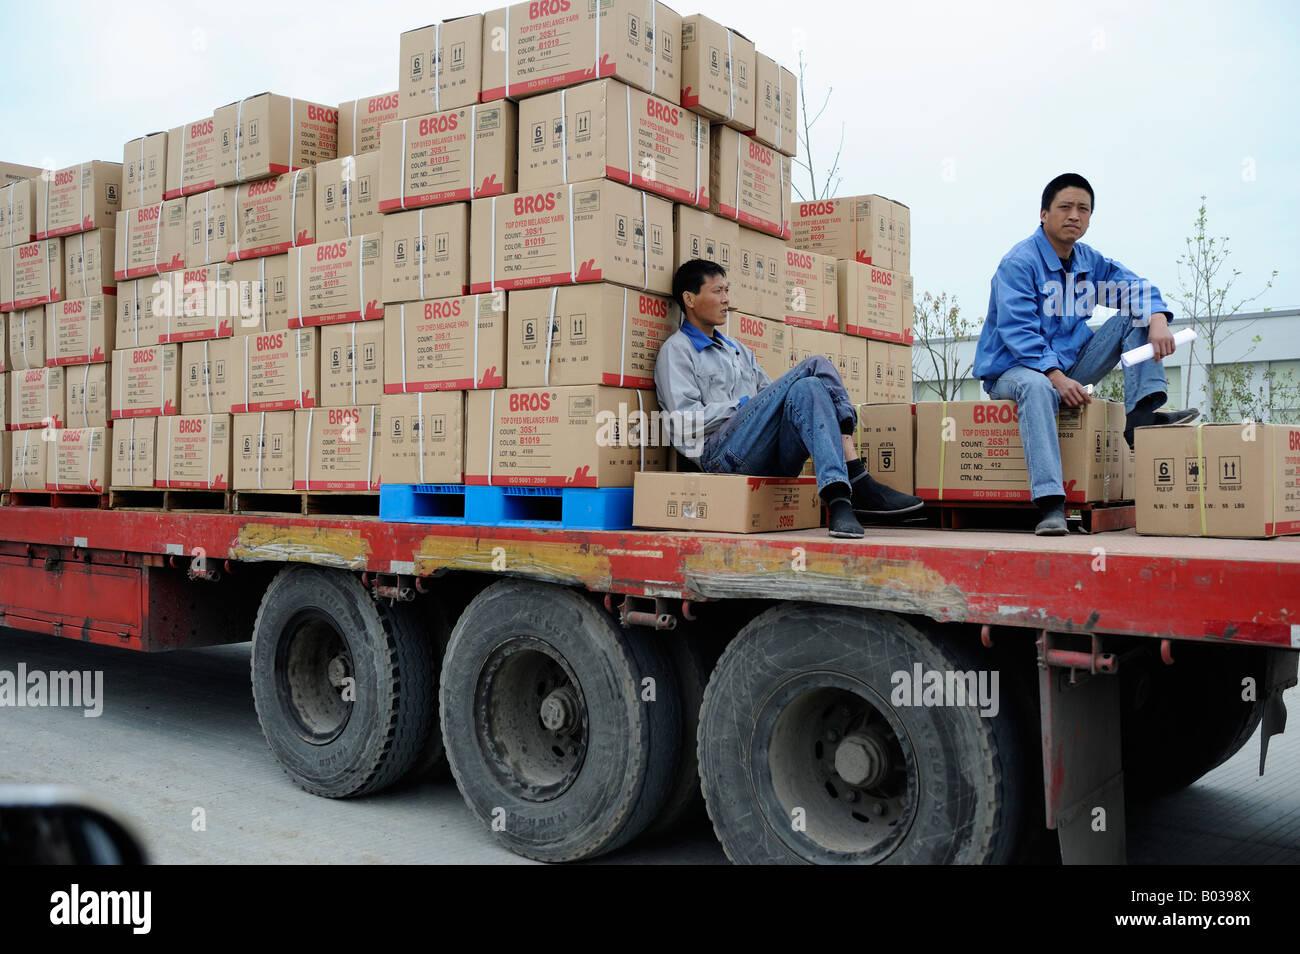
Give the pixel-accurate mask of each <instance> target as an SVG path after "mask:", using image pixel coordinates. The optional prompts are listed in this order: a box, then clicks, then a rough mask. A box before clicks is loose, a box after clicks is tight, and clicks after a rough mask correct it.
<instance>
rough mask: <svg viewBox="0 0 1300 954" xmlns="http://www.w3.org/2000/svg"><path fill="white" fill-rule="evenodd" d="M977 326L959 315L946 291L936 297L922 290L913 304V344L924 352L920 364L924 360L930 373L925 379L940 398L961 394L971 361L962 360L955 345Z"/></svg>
mask: <svg viewBox="0 0 1300 954" xmlns="http://www.w3.org/2000/svg"><path fill="white" fill-rule="evenodd" d="M979 327H980V321H978V320H976V319H974V318H970V317H967V316H965V315H963V314H962V313H961V306H960V305H959V304H958V303H957V297H956V296H955V295H954V296H953V297H952V298H951V299H949V297H948V293H947V292H940V293H939V296H938V297H937V298H936V297H935V296H934V295H931V294H930V293H929V292H925V293H924V294H923V295H921V300H920V301H919V302H917V304H916V306H915V307H914V309H913V318H912V337H913V338H914V339H915V341H914V346H915V347H916V348H919V349H922V350H924V351H925V352H926V357H925V358H923V359H922V362H921V363H922V366H924V365H925V362H926V360H927V359H928V361H929V365H930V368H931V370H932V371H933V372H934V377H933V378H930V379H928V380H930V381H932V382H933V385H934V388H935V390H936V391H938V396H939V398H940V400H944V401H955V400H957V399H958V397H959V396H960V395H961V383H962V381H963V380H965V379H966V378H968V377H970V374H971V369H972V368H973V366H974V364H973V362H972V361H970V360H966V361H963V360H962V358H961V350H960V348H959V344H960V343H961V342H963V341H969V340H971V339H972V338H974V337H975V333H976V332H977V331H979ZM914 373H915V372H914ZM918 380H921V379H918Z"/></svg>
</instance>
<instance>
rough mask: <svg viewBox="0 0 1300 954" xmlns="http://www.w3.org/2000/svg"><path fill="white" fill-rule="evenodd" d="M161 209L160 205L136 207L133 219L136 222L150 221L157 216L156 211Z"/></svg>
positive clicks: (158, 211)
mask: <svg viewBox="0 0 1300 954" xmlns="http://www.w3.org/2000/svg"><path fill="white" fill-rule="evenodd" d="M161 211H162V206H161V205H150V206H146V207H145V208H143V209H136V212H135V220H136V221H137V222H152V221H153V220H154V219H156V218H158V213H160V212H161Z"/></svg>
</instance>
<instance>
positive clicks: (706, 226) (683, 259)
mask: <svg viewBox="0 0 1300 954" xmlns="http://www.w3.org/2000/svg"><path fill="white" fill-rule="evenodd" d="M673 236H674V242H673V270H674V271H676V270H677V269H679V268H681V267H682V265H684V264H686V263H687V262H689V261H690V260H691V259H693V258H702V259H705V260H706V261H710V262H717V263H718V264H719V265H721V266H722V267H723V268H725V269H726V270H727V278H728V281H729V283H730V285H731V297H730V301H731V307H733V308H735V309H737V310H740V311H744V310H745V309H744V307H743V306H745V305H749V306H750V310H751V311H753V310H754V308H753V306H754V305H756V304H757V303H758V302H757V301H756V300H746V299H744V298H743V297H742V294H743V293H742V292H741V289H740V282H739V273H738V272H737V271H736V269H737V268H738V267H739V262H740V258H739V246H740V226H739V225H737V224H736V223H735V222H732V221H731V220H730V219H723V218H719V217H718V216H716V215H711V214H709V213H708V212H706V211H704V210H703V209H695V208H692V207H690V206H689V205H674V206H673Z"/></svg>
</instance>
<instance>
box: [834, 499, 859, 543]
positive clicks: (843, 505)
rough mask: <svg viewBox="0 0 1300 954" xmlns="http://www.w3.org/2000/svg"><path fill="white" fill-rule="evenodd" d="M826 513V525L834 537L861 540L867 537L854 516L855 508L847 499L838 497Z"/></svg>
mask: <svg viewBox="0 0 1300 954" xmlns="http://www.w3.org/2000/svg"><path fill="white" fill-rule="evenodd" d="M826 512H827V516H826V525H827V528H828V529H829V530H830V534H831V536H832V537H842V538H845V539H849V540H859V539H861V538H862V537H865V536H866V535H867V531H865V530H863V529H862V524H860V523H858V518H857V517H855V516H853V507H852V506H850V505H849V501H848V500H847V499H846V498H844V497H837V498H836V499H834V500H832V501H831V502H830V503H828V504H827V505H826Z"/></svg>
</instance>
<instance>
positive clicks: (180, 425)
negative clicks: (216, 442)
mask: <svg viewBox="0 0 1300 954" xmlns="http://www.w3.org/2000/svg"><path fill="white" fill-rule="evenodd" d="M176 432H177V433H178V434H202V433H203V418H201V417H182V418H181V419H180V420H179V421H177V422H176Z"/></svg>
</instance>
